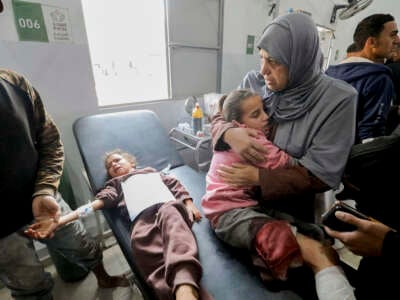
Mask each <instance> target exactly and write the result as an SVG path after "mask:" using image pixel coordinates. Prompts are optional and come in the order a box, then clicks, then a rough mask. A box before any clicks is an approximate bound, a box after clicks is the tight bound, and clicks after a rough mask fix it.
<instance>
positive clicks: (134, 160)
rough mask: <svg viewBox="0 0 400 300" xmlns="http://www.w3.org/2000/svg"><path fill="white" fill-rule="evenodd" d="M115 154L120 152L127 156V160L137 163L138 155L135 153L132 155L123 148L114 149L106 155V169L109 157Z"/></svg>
mask: <svg viewBox="0 0 400 300" xmlns="http://www.w3.org/2000/svg"><path fill="white" fill-rule="evenodd" d="M113 154H119V155H121V156H122V157H123V158H125V159H126V160H127V161H129V162H131V163H133V164H134V165H136V157H135V156H134V155H132V154H130V153H128V152H126V151H123V150H121V149H114V150H111V151H108V152H106V154H105V155H104V165H105V167H106V169H107V159H108V158H109V157H110V156H111V155H113Z"/></svg>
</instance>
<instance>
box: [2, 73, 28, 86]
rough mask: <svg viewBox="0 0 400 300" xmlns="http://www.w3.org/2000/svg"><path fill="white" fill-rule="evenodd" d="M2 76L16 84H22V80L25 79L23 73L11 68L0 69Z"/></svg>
mask: <svg viewBox="0 0 400 300" xmlns="http://www.w3.org/2000/svg"><path fill="white" fill-rule="evenodd" d="M0 78H2V79H4V80H6V81H7V82H9V83H11V84H12V85H15V86H20V85H21V82H23V81H25V78H24V77H23V76H22V75H20V74H18V73H17V72H15V71H12V70H9V69H0Z"/></svg>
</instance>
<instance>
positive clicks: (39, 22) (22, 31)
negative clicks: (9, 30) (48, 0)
mask: <svg viewBox="0 0 400 300" xmlns="http://www.w3.org/2000/svg"><path fill="white" fill-rule="evenodd" d="M12 5H13V9H14V18H15V26H16V27H17V32H18V36H19V39H20V40H21V41H38V42H48V41H49V39H48V37H47V30H46V26H45V24H44V18H43V12H42V6H41V5H40V4H39V3H32V2H25V1H19V0H13V1H12Z"/></svg>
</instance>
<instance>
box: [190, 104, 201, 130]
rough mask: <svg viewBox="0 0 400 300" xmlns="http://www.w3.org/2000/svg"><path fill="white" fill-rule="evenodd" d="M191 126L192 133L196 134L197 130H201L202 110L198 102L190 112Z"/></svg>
mask: <svg viewBox="0 0 400 300" xmlns="http://www.w3.org/2000/svg"><path fill="white" fill-rule="evenodd" d="M192 128H193V134H194V135H197V134H198V132H199V131H200V132H202V131H203V111H202V110H201V108H200V105H199V103H196V105H195V107H194V109H193V112H192Z"/></svg>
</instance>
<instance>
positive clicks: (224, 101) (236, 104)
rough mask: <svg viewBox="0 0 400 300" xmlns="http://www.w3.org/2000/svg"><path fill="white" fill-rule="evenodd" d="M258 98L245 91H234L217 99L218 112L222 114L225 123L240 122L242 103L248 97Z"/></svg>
mask: <svg viewBox="0 0 400 300" xmlns="http://www.w3.org/2000/svg"><path fill="white" fill-rule="evenodd" d="M254 96H258V95H257V94H256V93H253V92H252V91H250V90H247V89H241V90H235V91H232V92H230V93H229V94H228V95H224V96H222V97H221V99H219V102H218V105H219V111H220V112H221V113H222V116H223V117H224V119H225V121H228V122H232V121H237V122H241V119H242V102H243V101H244V100H246V99H247V98H249V97H254Z"/></svg>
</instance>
